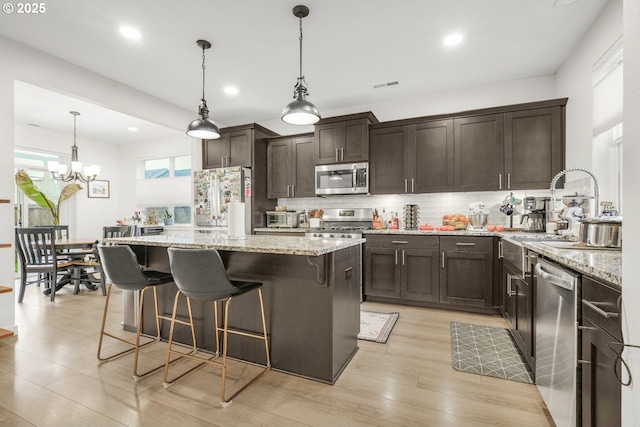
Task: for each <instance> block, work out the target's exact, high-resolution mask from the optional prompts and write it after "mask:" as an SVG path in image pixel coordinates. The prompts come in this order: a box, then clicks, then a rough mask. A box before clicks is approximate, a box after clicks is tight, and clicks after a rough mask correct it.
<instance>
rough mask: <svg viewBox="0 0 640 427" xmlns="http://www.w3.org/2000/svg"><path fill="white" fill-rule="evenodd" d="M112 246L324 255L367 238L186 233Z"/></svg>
mask: <svg viewBox="0 0 640 427" xmlns="http://www.w3.org/2000/svg"><path fill="white" fill-rule="evenodd" d="M106 241H107V242H109V243H121V244H130V245H143V246H163V247H175V248H192V249H206V248H210V249H217V250H220V251H233V252H257V253H265V254H281V255H306V256H320V255H325V254H328V253H331V252H336V251H339V250H341V249H345V248H348V247H351V246H356V245H361V244H363V243H364V242H365V239H344V240H342V239H319V238H318V239H312V238H307V237H299V236H267V235H249V236H245V238H244V239H233V238H229V237H227V235H226V234H223V233H197V232H193V231H191V232H184V233H175V234H166V235H162V234H161V235H156V236H143V237H140V236H138V237H116V238H110V239H106Z"/></svg>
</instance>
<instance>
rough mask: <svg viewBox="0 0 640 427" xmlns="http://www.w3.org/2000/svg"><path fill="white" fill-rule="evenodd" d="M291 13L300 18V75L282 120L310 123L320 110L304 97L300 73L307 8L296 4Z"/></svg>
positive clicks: (304, 92)
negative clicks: (303, 25)
mask: <svg viewBox="0 0 640 427" xmlns="http://www.w3.org/2000/svg"><path fill="white" fill-rule="evenodd" d="M293 15H294V16H297V17H298V19H299V20H300V75H299V77H298V81H297V83H296V85H295V88H294V90H293V101H291V102H290V103H289V104H288V105H287V106H286V107H284V110H283V111H282V121H283V122H285V123H289V124H292V125H312V124H314V123H316V122H317V121H318V120H320V112H319V111H318V109H317V108H316V106H315V105H313V104H312V103H311V102H309V101H307V99H306V98H307V88H306V87H305V83H306V82H305V80H304V76H303V75H302V18H304V17H306V16H307V15H309V8H308V7H307V6H302V5H298V6H296V7H294V8H293Z"/></svg>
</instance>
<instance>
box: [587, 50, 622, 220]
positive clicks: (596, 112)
mask: <svg viewBox="0 0 640 427" xmlns="http://www.w3.org/2000/svg"><path fill="white" fill-rule="evenodd" d="M623 53H624V51H623V45H622V39H619V40H618V41H617V42H616V43H614V45H613V46H612V47H611V48H610V49H609V50H608V51H607V52H606V53H605V54H604V55H603V56H602V58H601V59H600V60H599V61H598V62H597V63H596V65H595V66H594V68H593V148H592V150H593V159H594V161H593V162H592V163H593V171H594V173H595V175H596V176H597V177H598V182H599V186H600V194H601V196H600V200H606V201H611V202H613V204H614V206H615V207H616V208H617V210H618V212H619V213H620V214H622V146H623V122H622V108H623V103H622V92H623V82H622V75H623V65H624V61H623ZM596 159H597V161H596ZM598 209H599V207H598Z"/></svg>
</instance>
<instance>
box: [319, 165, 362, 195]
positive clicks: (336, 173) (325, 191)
mask: <svg viewBox="0 0 640 427" xmlns="http://www.w3.org/2000/svg"><path fill="white" fill-rule="evenodd" d="M368 193H369V163H368V162H362V163H341V164H335V165H318V166H316V196H328V195H336V194H368Z"/></svg>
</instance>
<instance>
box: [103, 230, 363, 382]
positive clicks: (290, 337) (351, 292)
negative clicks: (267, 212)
mask: <svg viewBox="0 0 640 427" xmlns="http://www.w3.org/2000/svg"><path fill="white" fill-rule="evenodd" d="M107 241H108V243H109V244H126V245H129V246H131V247H132V248H133V249H134V251H135V252H136V254H137V255H138V257H139V262H140V263H141V264H142V265H143V266H144V267H145V268H147V269H153V270H158V271H165V272H169V271H170V268H169V258H168V254H167V248H169V247H178V248H193V249H216V250H218V251H219V252H220V255H221V257H222V260H223V261H224V264H225V266H226V268H227V273H228V275H229V277H230V278H232V279H235V280H248V281H259V282H262V283H263V284H264V286H263V293H264V306H265V315H266V321H267V332H268V334H269V345H270V349H271V363H272V368H273V369H275V370H280V371H283V372H287V373H290V374H294V375H298V376H302V377H306V378H310V379H314V380H317V381H321V382H325V383H329V384H333V383H334V382H335V381H336V379H337V378H338V376H339V375H340V373H341V372H342V371H343V370H344V368H345V367H346V366H347V364H348V363H349V361H350V360H351V358H352V357H353V355H354V354H355V352H356V351H357V350H358V345H357V335H358V333H359V331H360V294H359V291H360V288H359V286H360V265H361V245H362V244H363V243H364V241H365V240H364V239H351V240H337V239H331V240H326V239H309V238H305V237H295V236H255V235H252V236H246V238H244V239H231V238H228V237H227V236H226V235H225V234H220V233H197V232H185V233H182V234H175V235H159V236H148V237H128V238H113V239H107ZM176 290H177V287H176V286H175V284H168V285H166V286H162V287H160V288H159V289H158V295H159V305H160V312H161V313H164V314H168V315H170V314H171V312H172V310H173V300H174V296H175V293H176ZM149 297H150V298H149V300H146V301H144V302H143V304H145V314H144V317H143V319H142V327H143V332H145V333H153V331H154V328H155V324H154V321H153V316H152V312H153V309H152V306H151V305H150V304H152V300H151V295H149ZM257 298H258V297H257V295H254V294H247V295H243V296H241V297H238V298H237V299H234V301H233V303H232V305H233V309H232V310H231V313H230V314H231V316H230V320H229V323H230V326H233V327H235V328H240V329H245V330H248V331H252V332H258V331H260V329H261V327H260V315H259V310H257V309H256V307H258V301H257ZM145 299H146V298H145ZM192 307H193V314H194V319H195V321H196V335H197V336H196V339H197V341H198V347H199V348H201V349H203V350H207V351H214V350H215V335H214V319H213V308H212V306H211V304H206V305H205V304H202V303H200V302H199V301H192ZM178 309H179V312H178V316H179V317H180V316H186V313H187V311H186V303H185V302H184V299H181V304H180V306H179V308H178ZM164 323H167V322H164ZM168 330H169V325H168V324H163V325H162V337H163V338H164V339H167V338H168ZM174 340H175V341H178V342H183V343H186V344H190V343H191V336H190V333H189V331H188V328H186V327H182V328H181V327H179V326H176V330H175V332H174ZM253 341H256V340H251V339H248V338H246V337H242V336H229V350H228V354H229V356H230V357H235V358H239V359H242V360H247V361H250V362H255V363H261V364H262V363H264V348H262V354H261V348H260V345H261V344H260V343H255V342H253Z"/></svg>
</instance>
